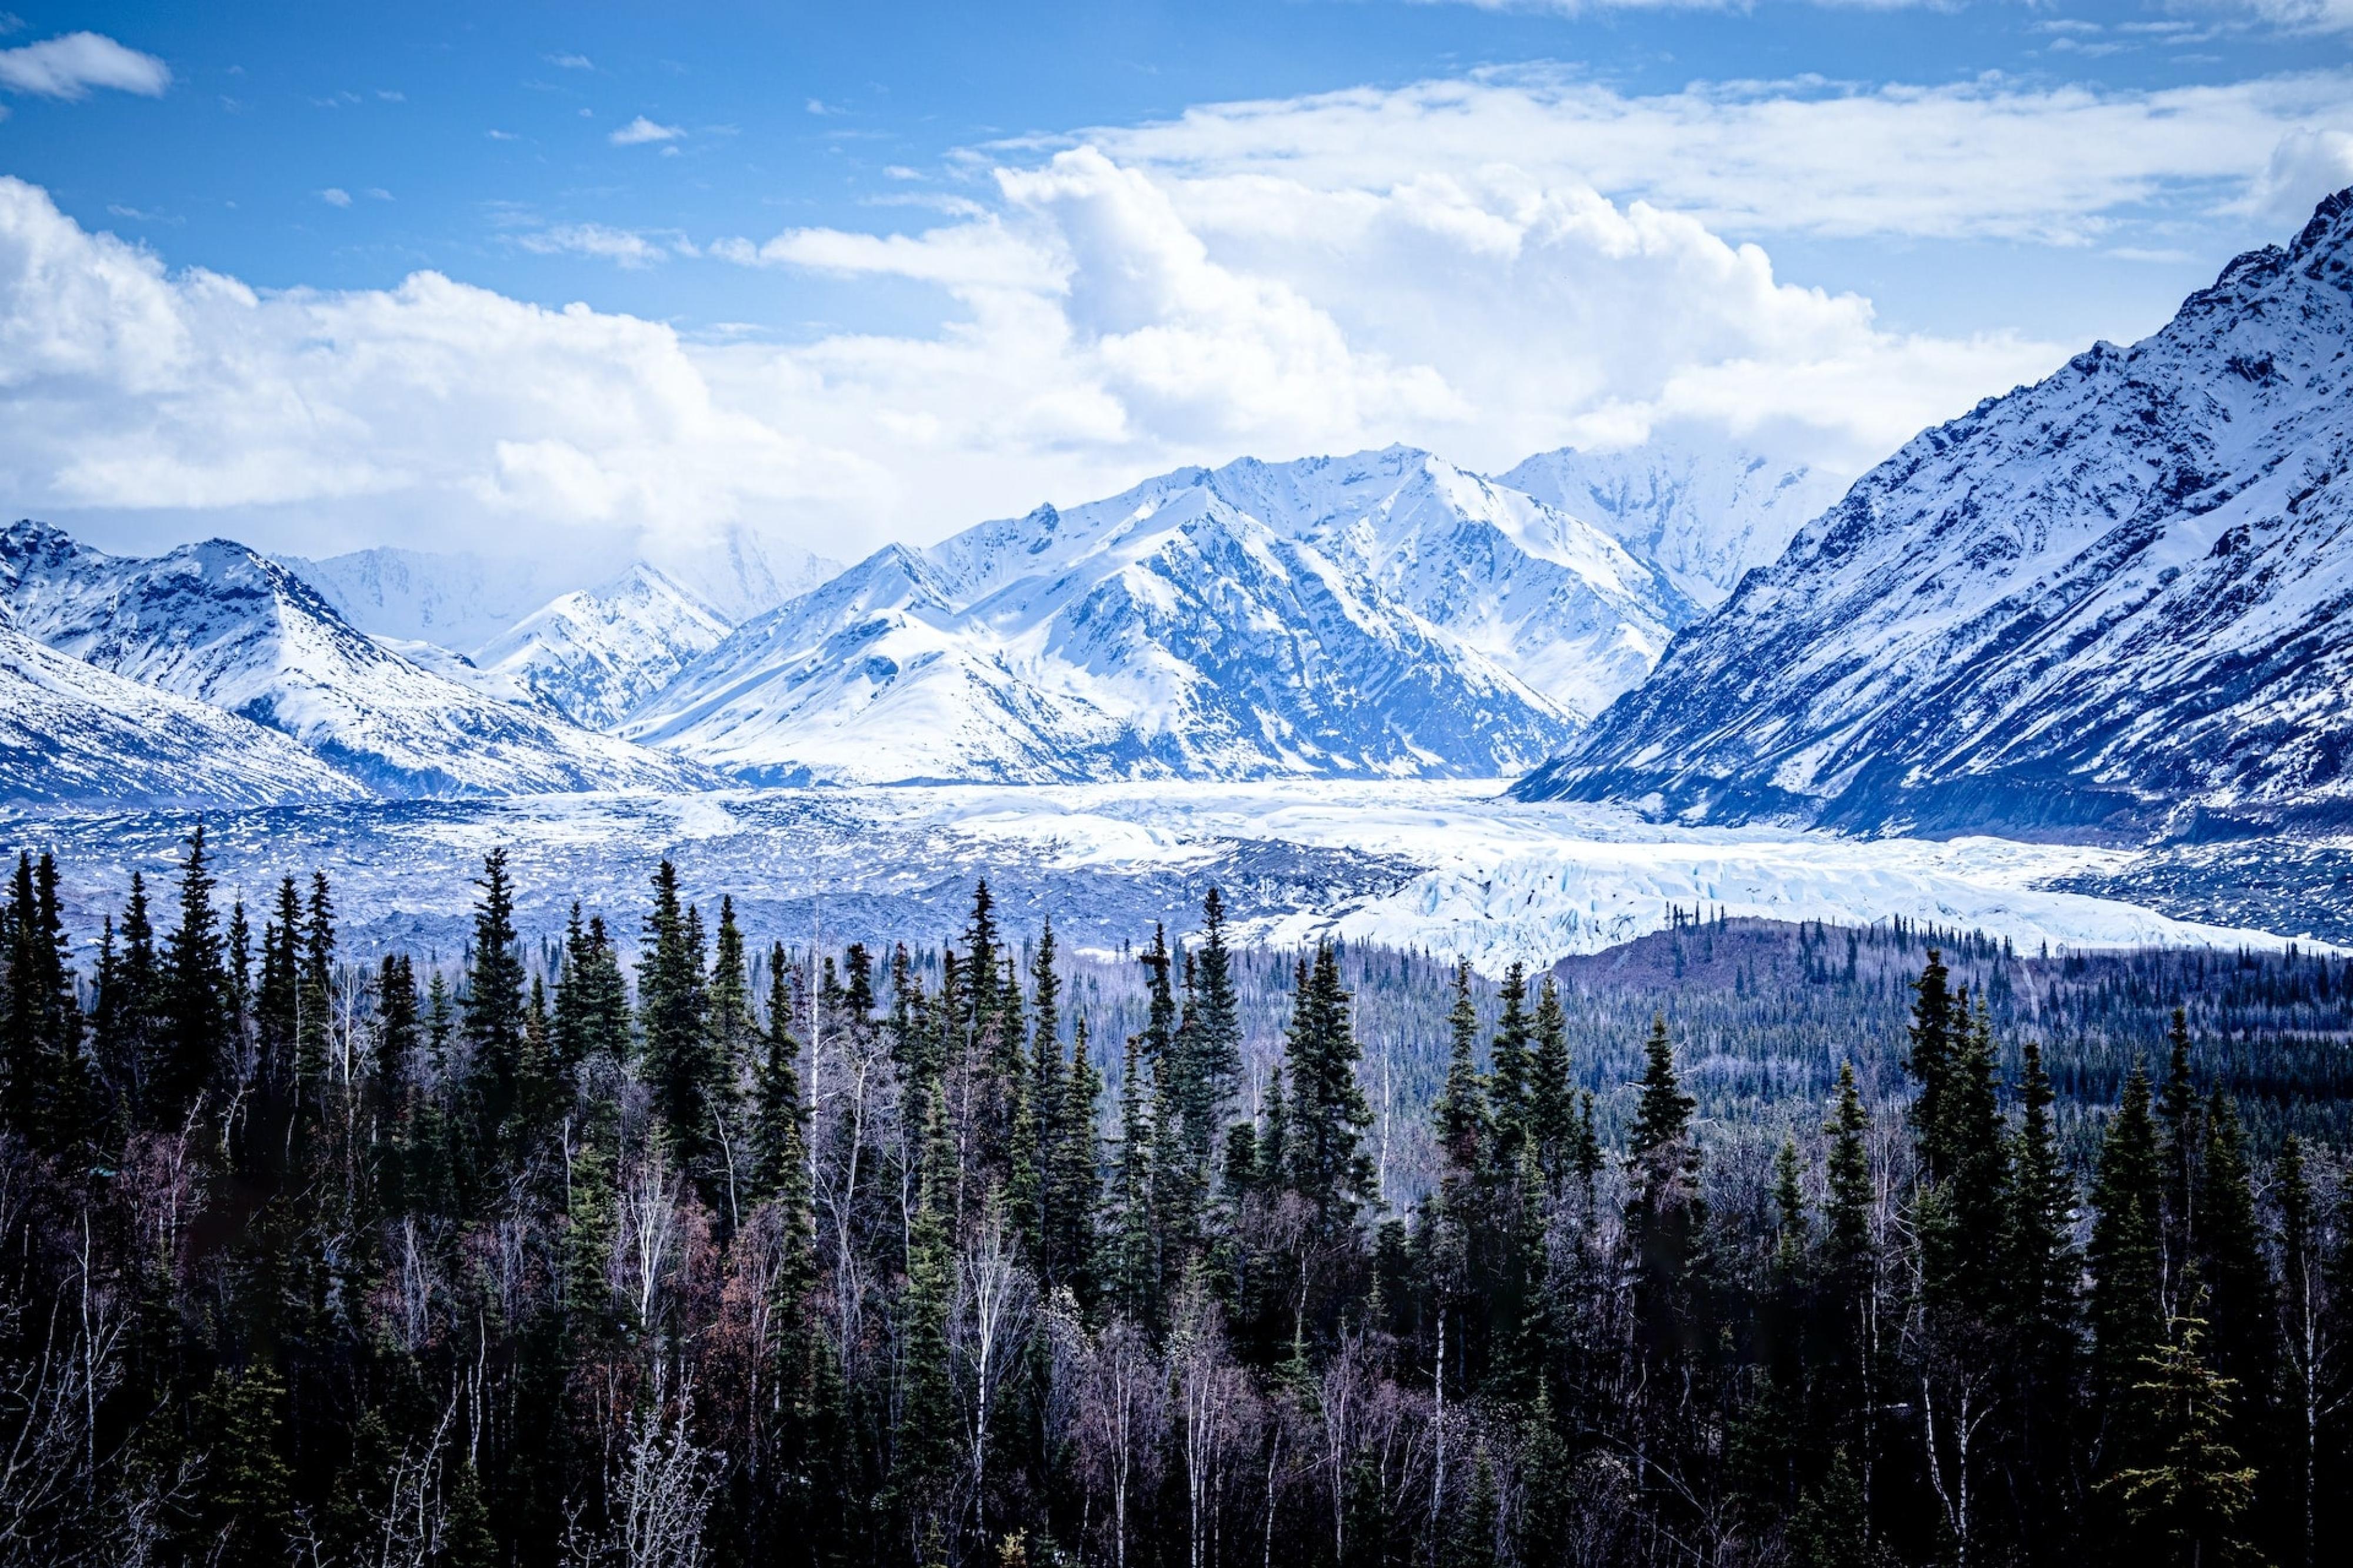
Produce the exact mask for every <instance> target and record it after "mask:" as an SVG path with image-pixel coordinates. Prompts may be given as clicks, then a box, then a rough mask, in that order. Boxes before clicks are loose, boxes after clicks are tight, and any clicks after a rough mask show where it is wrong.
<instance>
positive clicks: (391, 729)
mask: <svg viewBox="0 0 2353 1568" xmlns="http://www.w3.org/2000/svg"><path fill="white" fill-rule="evenodd" d="M2348 468H2353V192H2347V193H2344V194H2342V195H2337V196H2334V197H2331V198H2330V199H2329V200H2328V201H2327V202H2325V203H2323V204H2322V205H2321V206H2320V207H2319V208H2318V210H2317V211H2316V214H2315V215H2314V216H2313V219H2312V221H2311V222H2310V223H2309V224H2308V225H2306V226H2305V227H2304V229H2303V230H2302V231H2301V232H2300V233H2299V234H2298V235H2297V236H2296V237H2295V238H2294V239H2293V240H2292V241H2291V242H2290V243H2289V244H2287V245H2285V246H2284V247H2266V248H2264V249H2262V250H2257V251H2253V252H2250V253H2248V254H2247V255H2244V256H2242V257H2240V258H2237V259H2235V260H2234V261H2232V263H2231V264H2230V265H2229V266H2228V267H2227V268H2224V269H2223V270H2222V272H2221V276H2220V277H2219V278H2218V279H2217V280H2216V281H2215V283H2214V285H2213V286H2212V287H2211V288H2209V289H2202V290H2200V292H2198V293H2197V294H2195V295H2193V296H2191V297H2190V298H2189V300H2187V301H2186V302H2185V303H2184V304H2183V306H2182V307H2181V310H2180V311H2179V314H2178V315H2177V316H2176V317H2175V318H2174V319H2173V320H2172V321H2171V322H2169V323H2168V325H2166V326H2165V327H2164V328H2163V329H2162V330H2161V331H2158V332H2157V333H2155V334H2153V335H2152V336H2150V337H2149V338H2147V339H2146V340H2144V341H2143V342H2138V343H2136V344H2134V345H2132V346H2131V347H2129V348H2118V347H2116V346H2114V345H2112V344H2108V343H2099V344H2095V345H2094V346H2093V347H2092V348H2091V349H2089V350H2087V351H2086V352H2084V353H2082V354H2079V355H2078V356H2076V357H2075V358H2074V359H2073V361H2071V362H2070V363H2067V364H2066V365H2065V366H2064V367H2063V368H2062V369H2061V370H2059V371H2058V372H2057V373H2056V374H2052V376H2050V377H2048V378H2046V379H2045V380H2043V381H2042V382H2039V383H2037V384H2033V385H2031V386H2025V387H2021V388H2018V389H2016V390H2015V391H2013V392H2011V393H2010V394H2009V395H2005V396H2002V397H1999V398H1989V399H1988V400H1986V401H1985V402H1983V403H1981V404H1980V405H1978V406H1977V407H1976V408H1974V409H1972V410H1971V411H1970V412H1969V413H1968V414H1966V415H1964V416H1961V417H1960V418H1958V419H1955V420H1952V421H1950V422H1948V423H1947V424H1944V425H1940V426H1936V427H1935V428H1933V429H1930V430H1927V431H1925V432H1923V433H1922V434H1921V435H1919V436H1918V437H1915V438H1914V439H1913V440H1912V441H1910V442H1908V443H1907V444H1906V445H1905V447H1904V448H1903V449H1902V450H1901V451H1899V452H1897V453H1895V454H1894V456H1893V457H1891V458H1888V459H1887V460H1886V461H1884V462H1883V463H1882V464H1880V465H1879V466H1878V467H1877V468H1873V470H1871V471H1870V472H1869V473H1867V474H1866V475H1864V476H1863V477H1862V479H1860V480H1859V481H1857V482H1856V483H1855V484H1854V485H1853V486H1852V488H1850V489H1846V490H1845V491H1844V492H1843V494H1842V495H1835V496H1834V495H1833V492H1834V491H1835V489H1836V482H1835V481H1834V480H1832V479H1830V478H1828V477H1826V476H1825V475H1823V474H1822V473H1820V471H1818V470H1814V469H1811V468H1807V467H1805V466H1803V465H1800V464H1795V463H1789V462H1785V461H1778V460H1775V459H1773V458H1769V457H1767V456H1766V455H1764V454H1760V453H1757V452H1751V451H1746V450H1741V449H1737V448H1733V447H1726V448H1725V449H1722V450H1718V451H1714V452H1707V451H1688V450H1686V451H1678V450H1675V449H1672V448H1651V449H1647V450H1643V451H1638V452H1631V453H1609V452H1599V453H1597V452H1580V451H1575V450H1567V449H1564V450H1562V451H1558V452H1551V453H1546V454H1542V455H1539V456H1537V457H1535V458H1529V459H1528V460H1526V461H1525V462H1524V463H1522V464H1520V465H1519V466H1517V467H1516V468H1513V469H1511V470H1509V471H1508V472H1507V473H1506V474H1504V476H1502V477H1501V478H1485V477H1482V476H1479V475H1476V474H1472V473H1470V472H1467V471H1465V470H1463V469H1461V468H1456V467H1454V466H1452V465H1451V464H1449V463H1447V462H1445V461H1444V460H1443V459H1442V458H1438V457H1435V456H1433V455H1431V454H1430V453H1427V452H1423V451H1419V450H1417V449H1414V448H1410V447H1388V448H1384V449H1382V450H1378V451H1370V452H1362V453H1357V454H1355V455H1353V456H1347V457H1340V458H1303V459H1300V460H1297V461H1292V462H1281V463H1269V462H1261V461H1258V460H1255V459H1243V460H1241V461H1238V462H1234V463H1229V464H1227V465H1225V466H1224V467H1221V468H1179V469H1176V470H1175V471H1174V472H1171V473H1167V474H1164V475H1161V476H1159V477H1157V478H1155V479H1147V480H1145V482H1143V483H1141V484H1139V485H1136V486H1134V488H1132V489H1128V490H1125V491H1123V492H1122V493H1120V494H1118V495H1115V496H1113V497H1110V498H1108V499H1105V500H1099V501H1094V502H1091V503H1088V504H1085V505H1081V506H1073V507H1070V508H1067V509H1057V508H1055V507H1052V506H1040V507H1039V508H1037V509H1035V510H1032V511H1029V512H1028V513H1026V514H1024V515H1021V516H1018V517H1010V518H1003V519H998V520H995V521H987V522H983V523H979V524H977V525H976V526H974V527H971V528H968V529H966V530H965V531H963V532H960V533H958V534H955V535H954V536H953V537H951V538H948V539H946V540H944V541H943V542H940V543H937V544H934V545H932V546H929V547H928V548H923V549H915V548H910V547H906V546H902V545H891V546H887V547H885V548H884V549H881V550H880V551H877V552H874V553H873V554H871V555H870V556H869V557H867V558H866V559H865V560H863V561H860V562H859V563H856V564H855V565H852V566H850V567H849V568H847V569H842V570H839V571H836V570H833V569H831V566H830V563H823V562H819V561H818V560H817V559H816V558H814V557H808V556H806V555H801V554H795V553H793V552H789V551H782V550H779V549H772V548H771V547H769V546H768V545H766V544H764V543H763V542H761V540H760V539H759V537H758V536H756V535H754V534H751V533H748V532H744V531H733V532H725V533H722V534H720V535H718V536H716V538H715V539H714V540H712V541H706V542H702V543H701V544H698V545H696V546H693V547H691V548H688V549H675V550H673V552H671V553H672V559H670V561H669V562H668V563H664V562H659V561H640V562H638V563H633V564H631V565H630V566H628V569H627V570H625V571H622V572H621V573H620V574H618V575H617V576H614V577H612V578H610V579H609V580H607V581H603V582H600V583H597V584H593V585H583V584H571V585H569V586H568V587H565V588H564V589H562V590H561V591H558V592H554V593H553V594H549V595H545V596H543V597H534V595H539V594H540V592H541V590H542V589H544V588H546V587H548V586H549V584H550V583H551V582H552V581H554V579H551V578H547V577H543V576H540V575H537V572H538V569H537V568H524V567H518V566H513V565H512V563H509V564H503V565H501V564H497V563H482V562H478V561H473V560H470V558H465V557H454V556H432V555H426V554H420V553H417V552H402V551H396V550H379V551H369V552H358V553H356V554H352V555H344V556H336V557H330V558H328V559H326V560H323V561H301V560H295V559H291V558H290V559H287V560H284V561H280V560H272V559H270V558H268V557H264V556H262V555H259V554H258V553H256V552H253V551H251V550H248V549H247V548H246V547H245V546H243V545H240V544H237V543H234V542H229V541H226V540H210V541H206V542H202V543H198V544H191V545H186V546H183V547H182V548H180V549H178V550H174V551H172V552H168V553H166V554H164V555H161V556H157V557H153V558H149V559H138V558H131V557H120V556H113V555H109V554H106V553H104V552H100V551H97V550H94V549H91V548H90V547H89V546H87V545H84V544H81V543H79V542H76V541H75V540H73V539H72V538H70V537H69V536H68V535H67V534H65V533H63V532H61V531H58V530H57V529H54V528H51V527H48V526H47V525H44V524H39V523H35V522H29V521H27V522H20V523H18V524H16V525H15V526H14V527H12V528H10V529H8V530H6V531H5V533H0V615H5V617H6V620H5V626H0V634H5V635H0V678H5V679H0V757H5V758H6V759H7V760H8V761H9V762H10V763H11V775H12V776H11V778H10V781H9V783H8V785H7V789H6V792H5V793H6V795H7V796H8V798H12V799H16V800H22V801H31V802H49V803H68V802H71V801H75V800H79V799H90V800H108V801H113V800H122V801H136V800H156V801H186V800H196V799H202V798H220V799H223V800H237V801H252V800H268V799H278V798H333V797H335V796H337V795H341V794H347V793H363V792H364V793H369V794H377V795H468V794H474V795H481V794H510V793H531V792H549V791H572V790H597V789H656V790H679V789H694V788H700V787H705V786H708V785H710V784H716V783H723V782H726V781H729V780H733V781H738V782H748V783H754V784H757V783H775V784H797V783H844V784H887V783H901V782H913V781H927V780H991V781H999V782H1008V783H1040V782H1059V781H1081V780H1103V779H1130V778H1144V779H1149V778H1261V777H1356V778H1381V777H1444V776H1452V777H1473V778H1477V777H1495V778H1504V777H1510V776H1512V775H1514V774H1520V773H1525V776H1524V777H1522V778H1521V779H1520V782H1519V783H1518V784H1516V785H1515V786H1514V788H1515V790H1516V793H1517V794H1519V795H1521V797H1522V798H1524V799H1527V800H1536V801H1540V800H1546V799H1556V798H1574V799H1588V800H1604V799H1606V800H1615V801H1620V802H1630V803H1632V804H1634V805H1637V806H1638V807H1640V808H1641V809H1643V810H1646V811H1649V812H1651V813H1653V814H1656V815H1661V816H1676V817H1681V818H1684V819H1687V820H1694V821H1709V822H1737V821H1742V820H1748V819H1754V818H1760V817H1770V818H1775V819H1781V820H1796V821H1800V822H1805V823H1811V824H1820V825H1823V826H1834V827H1840V828H1845V829H1851V830H1859V831H1868V832H1884V831H1899V830H1900V831H1906V832H1915V833H1928V834H1949V833H1964V832H1993V833H2000V834H2005V835H2010V836H2022V837H2072V838H2095V839H2126V840H2139V839H2146V838H2148V837H2158V836H2168V835H2170V836H2175V837H2179V836H2181V835H2184V834H2197V833H2207V832H2213V831H2226V830H2237V829H2240V828H2243V827H2246V826H2255V827H2269V826H2282V825H2297V824H2306V825H2310V824H2322V825H2326V824H2337V823H2342V822H2344V821H2347V820H2353V773H2348V766H2347V763H2348V756H2353V699H2348V692H2353V501H2348V488H2347V486H2346V483H2345V476H2346V474H2347V472H2348ZM1826 500H1827V504H1823V503H1825V501H1826ZM1818 506H1820V510H1819V512H1818V514H1816V515H1812V516H1810V517H1809V516H1808V515H1807V514H1808V513H1810V512H1815V511H1816V509H1817V507H1818ZM681 561H682V562H685V563H688V564H689V565H691V567H692V570H691V572H688V571H684V570H682V569H674V568H678V567H679V563H680V562H681ZM780 562H781V563H783V564H781V565H780V564H779V563H780ZM1711 605H1712V606H1713V607H1710V606H1711ZM494 623H495V624H494ZM290 742H291V743H293V744H290ZM110 758H111V759H112V761H111V763H110V762H109V759H110Z"/></svg>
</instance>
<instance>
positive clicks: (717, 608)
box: [645, 525, 841, 626]
mask: <svg viewBox="0 0 2353 1568" xmlns="http://www.w3.org/2000/svg"><path fill="white" fill-rule="evenodd" d="M645 564H647V565H650V566H652V567H654V568H655V569H656V570H657V571H659V572H660V573H661V574H662V575H663V576H665V577H667V578H669V579H670V582H671V583H672V584H676V585H677V586H679V587H681V588H683V589H684V590H685V591H686V592H687V593H689V594H691V595H693V596H694V598H695V599H697V600H698V601H700V602H701V603H702V605H703V607H704V608H705V609H708V610H711V611H712V612H713V613H715V614H716V615H717V616H719V617H720V619H722V620H723V621H725V622H726V623H727V624H728V625H729V626H737V625H740V624H741V623H743V622H744V621H748V620H750V619H751V618H752V617H753V616H764V615H766V614H767V613H768V612H769V611H770V610H773V609H775V608H776V606H777V605H782V604H784V603H786V602H787V601H788V600H792V599H797V598H798V597H800V596H801V595H803V594H806V593H807V592H808V591H809V590H810V589H812V588H815V587H817V586H818V584H822V583H825V582H827V581H828V580H829V579H831V578H832V577H834V576H836V575H838V574H839V573H840V571H841V563H840V562H839V561H835V560H831V559H829V558H828V557H826V556H823V555H818V554H816V553H814V552H810V551H807V550H805V549H803V548H801V547H800V546H799V545H797V544H790V543H787V542H785V541H783V540H780V539H776V538H775V537H773V536H770V535H768V534H765V533H763V532H762V531H759V530H757V529H753V528H747V527H744V526H741V525H738V526H736V527H733V528H728V529H724V530H722V531H719V532H718V533H716V534H714V535H712V536H711V537H709V538H694V539H688V540H677V539H651V540H649V541H648V542H647V544H646V553H645Z"/></svg>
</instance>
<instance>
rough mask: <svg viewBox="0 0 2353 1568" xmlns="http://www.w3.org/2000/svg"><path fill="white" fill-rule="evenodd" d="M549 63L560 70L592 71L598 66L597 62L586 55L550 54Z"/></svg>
mask: <svg viewBox="0 0 2353 1568" xmlns="http://www.w3.org/2000/svg"><path fill="white" fill-rule="evenodd" d="M547 63H548V64H549V65H552V66H554V67H555V68H557V69H558V70H568V71H592V70H595V69H596V61H594V60H592V59H590V58H588V57H587V56H586V55H550V56H548V57H547Z"/></svg>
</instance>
